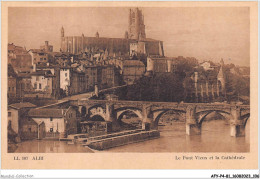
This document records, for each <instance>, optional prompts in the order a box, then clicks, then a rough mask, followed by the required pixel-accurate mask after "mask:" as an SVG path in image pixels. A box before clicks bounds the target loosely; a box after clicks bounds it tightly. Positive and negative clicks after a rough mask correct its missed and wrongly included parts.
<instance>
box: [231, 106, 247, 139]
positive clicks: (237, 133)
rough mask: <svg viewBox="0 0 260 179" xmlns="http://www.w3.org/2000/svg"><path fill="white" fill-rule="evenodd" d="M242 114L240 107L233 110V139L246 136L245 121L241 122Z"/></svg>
mask: <svg viewBox="0 0 260 179" xmlns="http://www.w3.org/2000/svg"><path fill="white" fill-rule="evenodd" d="M240 113H241V111H240V107H237V106H234V107H232V108H231V120H230V136H232V137H241V136H245V126H244V124H243V120H240V116H241V114H240Z"/></svg>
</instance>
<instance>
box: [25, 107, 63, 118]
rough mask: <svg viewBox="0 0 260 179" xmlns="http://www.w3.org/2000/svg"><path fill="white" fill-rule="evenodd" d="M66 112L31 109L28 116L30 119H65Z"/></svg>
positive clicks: (50, 109) (61, 110)
mask: <svg viewBox="0 0 260 179" xmlns="http://www.w3.org/2000/svg"><path fill="white" fill-rule="evenodd" d="M66 111H67V109H53V108H40V109H31V110H30V111H29V113H28V115H29V116H30V117H43V118H44V117H45V118H49V117H55V118H62V117H64V114H65V112H66Z"/></svg>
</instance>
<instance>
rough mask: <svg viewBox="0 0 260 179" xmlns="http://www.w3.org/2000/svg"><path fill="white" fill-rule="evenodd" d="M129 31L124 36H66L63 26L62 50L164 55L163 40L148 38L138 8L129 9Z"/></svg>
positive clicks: (73, 52) (97, 34) (76, 52)
mask: <svg viewBox="0 0 260 179" xmlns="http://www.w3.org/2000/svg"><path fill="white" fill-rule="evenodd" d="M128 21H129V22H128V23H129V24H128V31H126V32H125V36H124V38H107V37H100V35H99V33H98V32H96V34H95V36H94V37H85V36H84V34H82V35H81V36H65V30H64V28H63V27H62V28H61V52H69V53H72V54H79V53H83V52H87V51H89V50H92V49H97V50H101V51H108V53H109V54H118V53H120V54H125V55H130V56H133V55H138V54H145V55H147V56H164V51H163V42H162V41H160V40H154V39H151V38H146V34H145V25H144V16H143V14H142V11H141V10H139V9H138V8H133V9H132V8H131V9H130V10H129V20H128Z"/></svg>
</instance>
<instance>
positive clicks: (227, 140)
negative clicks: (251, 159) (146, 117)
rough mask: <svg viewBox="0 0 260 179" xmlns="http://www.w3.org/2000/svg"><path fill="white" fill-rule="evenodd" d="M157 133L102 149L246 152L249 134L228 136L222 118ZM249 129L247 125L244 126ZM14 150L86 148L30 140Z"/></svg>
mask: <svg viewBox="0 0 260 179" xmlns="http://www.w3.org/2000/svg"><path fill="white" fill-rule="evenodd" d="M249 124H250V123H249ZM159 130H160V132H161V137H160V138H159V139H153V140H149V141H144V142H140V143H134V144H130V145H125V146H121V147H116V148H112V149H109V150H106V151H105V152H249V151H250V144H249V137H248V136H247V137H237V138H236V137H231V136H230V126H229V124H228V123H227V122H225V121H224V120H212V121H204V122H203V123H202V131H201V135H195V136H188V135H186V133H185V131H186V128H185V123H184V122H173V123H172V125H166V126H159ZM248 131H249V129H248ZM15 152H18V153H85V152H92V151H91V150H90V149H88V148H85V147H83V146H81V145H80V144H74V143H69V142H64V141H48V140H33V141H26V142H22V143H19V144H18V149H17V150H16V151H15Z"/></svg>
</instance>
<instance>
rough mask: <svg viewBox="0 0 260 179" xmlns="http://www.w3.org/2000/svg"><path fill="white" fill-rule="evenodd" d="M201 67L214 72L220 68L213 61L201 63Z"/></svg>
mask: <svg viewBox="0 0 260 179" xmlns="http://www.w3.org/2000/svg"><path fill="white" fill-rule="evenodd" d="M199 66H201V67H202V68H203V69H204V70H206V71H207V70H214V69H216V68H218V66H216V65H215V64H214V63H213V62H211V61H204V62H202V63H200V64H199Z"/></svg>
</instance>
